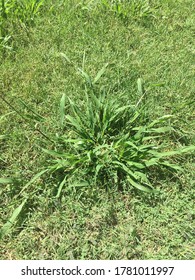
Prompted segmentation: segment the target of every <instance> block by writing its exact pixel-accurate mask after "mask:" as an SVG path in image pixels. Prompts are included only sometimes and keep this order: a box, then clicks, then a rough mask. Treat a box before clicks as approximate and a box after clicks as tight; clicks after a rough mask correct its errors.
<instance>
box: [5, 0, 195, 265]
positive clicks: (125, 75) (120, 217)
mask: <svg viewBox="0 0 195 280" xmlns="http://www.w3.org/2000/svg"><path fill="white" fill-rule="evenodd" d="M56 2H58V1H51V0H50V1H45V4H44V6H43V7H42V8H41V10H40V14H39V15H37V16H36V18H35V20H34V23H33V24H32V25H30V26H26V27H25V25H23V24H20V23H18V22H17V20H15V22H14V23H12V24H11V23H9V22H8V32H9V34H11V36H12V39H11V41H10V46H11V47H12V50H9V49H3V50H1V56H0V58H1V65H0V72H1V75H0V94H1V95H2V96H3V98H4V99H6V100H7V102H8V103H9V104H10V105H11V106H13V107H14V108H15V109H17V110H18V111H19V112H21V113H22V115H24V116H28V113H30V114H31V113H32V112H29V109H28V108H26V107H25V105H24V104H23V103H22V102H21V100H22V101H23V102H25V104H27V106H28V107H29V108H31V109H32V110H34V111H36V112H37V113H38V114H39V115H41V116H42V117H43V121H42V122H38V121H37V122H36V121H33V120H31V119H29V121H27V120H24V119H23V118H21V117H20V116H19V115H18V114H17V113H16V112H15V111H14V109H13V107H11V106H10V105H8V104H7V103H5V102H4V101H2V100H1V101H0V104H1V105H0V113H1V115H2V118H1V119H0V135H5V136H4V137H1V138H0V177H1V178H14V179H15V182H14V183H13V184H1V185H0V186H1V188H0V226H3V225H4V224H5V223H6V222H7V221H8V220H9V218H10V216H11V215H12V213H13V211H14V209H16V208H17V207H18V206H19V205H20V204H21V203H22V201H23V200H24V199H25V197H28V201H27V203H26V204H25V206H24V207H23V209H22V211H21V213H20V215H19V216H18V219H17V220H16V221H14V224H13V227H12V229H11V230H10V231H9V233H8V234H7V235H6V236H4V238H2V239H1V241H0V251H1V256H0V258H1V259H194V256H195V230H194V229H195V207H194V199H195V189H194V184H195V180H194V178H195V172H194V170H195V168H194V167H195V165H194V153H188V154H186V155H182V156H179V157H177V158H176V162H177V164H178V165H179V166H181V167H182V168H183V169H184V172H183V173H182V172H178V173H170V172H168V171H166V170H164V171H163V172H161V173H156V172H154V174H153V175H152V183H153V185H154V187H155V188H156V189H158V190H160V192H159V193H158V194H147V193H143V192H141V191H138V190H135V189H133V188H129V190H125V191H121V190H117V189H116V187H113V189H111V190H109V191H106V189H105V188H104V187H103V186H86V187H82V188H72V189H70V188H67V189H66V186H65V187H64V188H63V190H62V195H61V197H60V199H57V198H55V196H56V193H57V188H58V183H59V182H58V178H54V177H53V176H51V175H46V174H45V175H43V176H42V177H40V178H38V179H37V180H36V181H35V182H33V183H32V184H30V185H29V186H27V188H25V191H23V193H22V196H21V195H19V194H20V191H21V190H22V189H23V188H24V187H25V185H26V184H27V183H28V182H29V181H30V180H31V179H32V178H33V177H34V176H35V175H36V174H37V173H38V172H40V171H41V170H42V169H43V166H46V165H47V161H48V159H49V156H48V155H45V154H44V153H43V151H42V150H41V148H40V147H44V148H47V149H52V148H53V146H52V145H53V144H52V143H50V141H49V140H48V139H47V138H45V137H44V135H43V134H41V133H40V131H42V132H43V133H44V134H45V135H46V136H47V137H48V138H52V137H53V135H56V133H61V129H60V121H59V119H60V114H59V103H60V99H61V96H62V94H66V95H67V96H69V97H71V98H72V99H73V100H74V101H75V102H77V104H78V105H80V104H81V105H82V102H84V100H85V86H86V83H85V79H84V78H83V77H82V75H80V73H79V71H77V70H76V68H75V67H74V65H76V67H79V68H81V69H83V70H84V71H85V72H86V73H88V74H89V75H90V76H91V77H92V78H94V77H95V76H96V74H97V73H98V71H99V70H100V69H101V68H102V67H103V66H104V65H105V64H106V63H108V66H107V68H106V71H105V72H104V74H103V75H102V77H101V78H100V79H99V80H98V83H97V88H101V87H105V89H106V90H110V94H111V95H114V96H117V95H119V94H121V93H123V94H124V96H126V100H132V103H134V102H135V101H136V100H137V95H138V91H137V79H138V78H142V79H143V80H144V87H145V91H146V100H147V102H146V105H147V111H148V115H149V117H150V118H151V119H153V118H157V117H161V116H163V115H166V114H171V115H173V118H171V120H169V122H170V123H169V124H170V125H172V127H173V128H174V132H173V133H171V134H168V135H167V136H166V138H165V139H163V141H165V142H166V143H167V145H169V146H170V147H172V148H176V147H177V148H180V147H183V146H187V145H192V144H195V137H194V135H195V122H194V117H195V111H194V100H195V99H194V44H193V36H194V31H195V29H194V27H195V18H194V13H193V10H194V1H191V0H184V1H180V0H177V1H173V0H163V1H160V3H158V5H157V4H156V3H155V2H156V1H137V3H140V6H139V5H138V6H135V10H134V12H133V11H132V8H133V6H128V1H124V2H125V4H124V7H125V8H124V11H123V10H122V11H123V12H119V11H117V10H116V9H115V6H113V4H112V5H111V4H107V5H103V4H102V3H103V2H107V3H111V2H112V3H114V1H100V0H99V1H95V0H94V1H77V0H74V1H72V0H71V1H69V0H66V1H59V2H58V3H56ZM132 2H133V1H132ZM135 2H136V1H135ZM144 5H145V6H144ZM127 7H128V8H129V10H128V12H127V13H126V12H125V11H126V9H127ZM144 7H145V10H146V12H145V13H144ZM62 54H63V55H62ZM66 56H67V57H68V58H69V59H70V60H71V63H69V62H68V60H67V59H66V58H65V57H66Z"/></svg>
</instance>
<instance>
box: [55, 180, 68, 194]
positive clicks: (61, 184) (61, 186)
mask: <svg viewBox="0 0 195 280" xmlns="http://www.w3.org/2000/svg"><path fill="white" fill-rule="evenodd" d="M66 181H67V179H66V176H65V177H64V179H63V180H62V182H61V183H60V185H59V188H58V192H57V194H56V198H59V197H60V195H61V192H62V188H63V186H64V185H65V183H66Z"/></svg>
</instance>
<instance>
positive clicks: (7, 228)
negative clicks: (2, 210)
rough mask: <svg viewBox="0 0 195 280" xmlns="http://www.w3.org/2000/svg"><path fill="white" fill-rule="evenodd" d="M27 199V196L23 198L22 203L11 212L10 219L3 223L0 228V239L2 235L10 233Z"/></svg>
mask: <svg viewBox="0 0 195 280" xmlns="http://www.w3.org/2000/svg"><path fill="white" fill-rule="evenodd" d="M26 201H27V198H25V199H24V200H23V201H22V203H21V204H20V205H19V206H18V207H17V208H16V209H15V210H14V212H13V213H12V215H11V217H10V219H9V220H8V221H7V222H6V223H5V224H4V225H3V227H2V228H1V229H0V238H1V239H2V238H3V237H4V236H6V235H7V234H9V233H10V231H11V229H12V226H13V224H14V223H15V222H16V220H17V218H18V216H19V215H20V213H21V211H22V209H23V207H24V205H25V203H26Z"/></svg>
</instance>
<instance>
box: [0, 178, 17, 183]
mask: <svg viewBox="0 0 195 280" xmlns="http://www.w3.org/2000/svg"><path fill="white" fill-rule="evenodd" d="M13 183H14V179H12V178H0V184H13Z"/></svg>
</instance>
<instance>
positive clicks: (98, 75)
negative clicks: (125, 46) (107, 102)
mask: <svg viewBox="0 0 195 280" xmlns="http://www.w3.org/2000/svg"><path fill="white" fill-rule="evenodd" d="M108 64H109V63H106V64H105V65H104V66H103V67H102V69H101V70H100V71H99V72H98V73H97V75H96V77H95V79H94V80H93V84H95V83H97V81H98V80H99V79H100V78H101V76H102V75H103V74H104V72H105V71H106V68H107V66H108Z"/></svg>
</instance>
